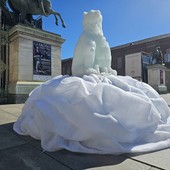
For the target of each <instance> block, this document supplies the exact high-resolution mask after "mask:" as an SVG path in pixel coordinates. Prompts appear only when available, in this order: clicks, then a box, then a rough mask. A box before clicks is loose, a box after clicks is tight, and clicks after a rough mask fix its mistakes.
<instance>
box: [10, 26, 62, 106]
mask: <svg viewBox="0 0 170 170" xmlns="http://www.w3.org/2000/svg"><path fill="white" fill-rule="evenodd" d="M9 38H10V49H9V85H8V94H9V95H8V98H9V102H10V103H22V102H24V101H25V99H26V98H27V97H28V95H29V93H30V92H31V91H32V90H33V89H34V88H35V87H36V86H38V85H40V84H42V83H43V82H44V81H46V80H49V79H51V78H52V77H54V76H57V75H60V74H61V44H62V43H63V42H64V39H62V38H61V36H60V35H57V34H54V33H50V32H47V31H42V30H39V29H35V28H31V27H27V26H23V25H16V26H14V27H13V28H11V30H10V31H9Z"/></svg>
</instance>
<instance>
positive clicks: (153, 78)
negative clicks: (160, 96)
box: [147, 64, 167, 93]
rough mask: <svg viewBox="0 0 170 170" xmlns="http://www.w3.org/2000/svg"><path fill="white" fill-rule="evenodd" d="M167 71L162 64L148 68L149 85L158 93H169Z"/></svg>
mask: <svg viewBox="0 0 170 170" xmlns="http://www.w3.org/2000/svg"><path fill="white" fill-rule="evenodd" d="M165 70H166V67H165V66H163V65H161V64H153V65H149V66H147V71H148V84H149V85H151V86H152V87H153V88H154V89H155V90H156V91H158V93H167V87H166V85H165V83H166V81H165Z"/></svg>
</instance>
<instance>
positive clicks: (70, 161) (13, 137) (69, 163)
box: [0, 123, 128, 170]
mask: <svg viewBox="0 0 170 170" xmlns="http://www.w3.org/2000/svg"><path fill="white" fill-rule="evenodd" d="M1 129H3V133H1ZM3 136H8V137H7V138H6V139H5V140H6V141H4V145H5V143H10V144H11V145H12V147H15V146H16V147H20V148H22V151H23V152H25V153H27V152H28V147H26V146H29V147H33V148H34V150H37V152H40V153H41V154H43V155H44V156H48V157H49V158H50V160H51V163H52V162H54V161H56V164H58V163H60V164H62V165H65V166H66V167H68V168H70V169H74V170H83V169H87V168H95V167H105V166H114V165H119V164H121V163H123V162H124V161H125V160H126V159H128V158H126V157H123V156H121V155H120V156H118V155H99V154H85V153H74V152H70V151H67V150H60V151H56V152H43V149H42V148H41V142H40V141H39V140H36V139H33V138H31V137H29V136H22V135H18V134H17V133H15V132H14V130H13V123H9V124H4V125H0V137H2V138H3ZM14 143H15V145H14V146H13V144H14ZM9 148H11V146H10V145H9ZM9 148H6V149H7V150H8V149H9ZM3 150H4V148H3ZM24 150H25V151H24ZM0 151H1V150H0ZM30 152H31V151H30ZM29 159H30V161H31V159H32V158H29ZM2 161H3V160H2ZM10 161H11V160H9V162H10ZM17 161H20V160H19V158H18V160H16V162H17ZM49 164H50V162H49ZM40 166H41V165H40ZM42 168H43V167H42Z"/></svg>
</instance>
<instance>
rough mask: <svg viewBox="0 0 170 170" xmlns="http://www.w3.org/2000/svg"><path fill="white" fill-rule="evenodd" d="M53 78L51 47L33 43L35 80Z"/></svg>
mask: <svg viewBox="0 0 170 170" xmlns="http://www.w3.org/2000/svg"><path fill="white" fill-rule="evenodd" d="M50 78H51V45H49V44H44V43H41V42H36V41H33V80H42V81H46V80H48V79H50Z"/></svg>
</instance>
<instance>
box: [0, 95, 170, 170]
mask: <svg viewBox="0 0 170 170" xmlns="http://www.w3.org/2000/svg"><path fill="white" fill-rule="evenodd" d="M161 96H162V97H163V98H164V99H165V100H166V102H167V103H168V105H169V106H170V94H164V95H161ZM23 105H24V104H12V105H0V170H83V169H89V170H111V169H114V170H159V169H166V170H169V169H170V149H165V150H160V151H156V152H152V153H147V154H136V155H135V154H123V155H119V156H114V155H96V154H82V153H72V152H69V151H66V150H61V151H58V152H43V150H42V148H41V144H40V141H38V140H35V139H32V138H31V137H28V136H20V135H17V134H16V133H15V132H14V131H13V129H12V126H13V123H14V122H15V121H16V120H17V118H18V116H19V115H20V113H21V110H22V107H23Z"/></svg>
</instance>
